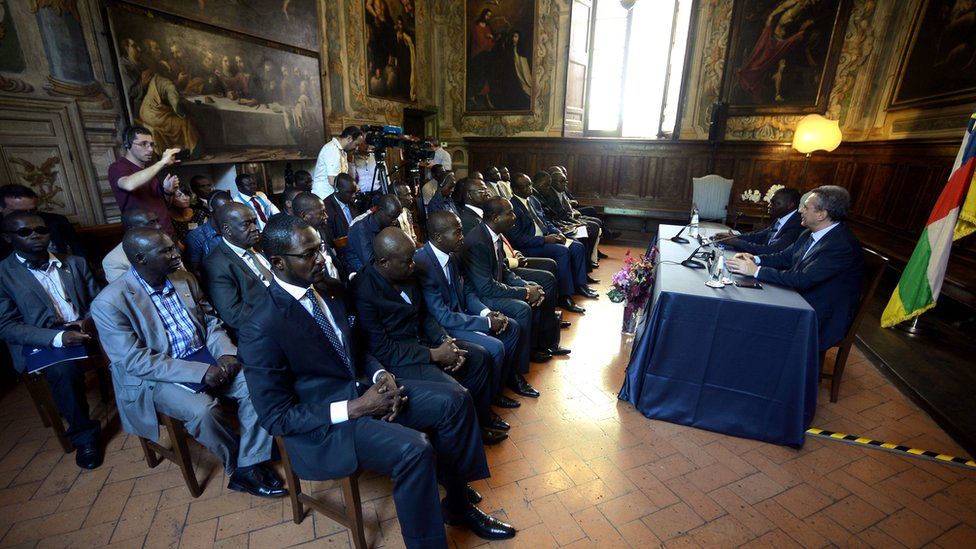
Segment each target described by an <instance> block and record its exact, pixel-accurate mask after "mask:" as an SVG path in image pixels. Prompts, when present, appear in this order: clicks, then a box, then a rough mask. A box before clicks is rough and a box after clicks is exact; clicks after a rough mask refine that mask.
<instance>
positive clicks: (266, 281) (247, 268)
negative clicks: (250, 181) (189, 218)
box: [203, 202, 274, 340]
mask: <svg viewBox="0 0 976 549" xmlns="http://www.w3.org/2000/svg"><path fill="white" fill-rule="evenodd" d="M217 226H218V227H220V234H221V237H222V238H221V242H220V244H218V245H217V247H216V248H214V250H213V252H211V253H210V255H208V256H207V259H205V260H203V270H204V272H205V273H206V281H207V294H208V295H210V301H211V302H212V303H213V305H214V308H215V309H217V314H218V315H219V316H220V319H221V320H223V321H224V324H226V325H227V331H228V333H230V335H231V337H232V338H234V339H235V340H236V339H237V330H239V329H240V327H241V325H242V324H243V323H244V321H245V320H247V317H248V315H249V314H250V313H251V307H252V306H253V305H254V303H255V302H256V301H258V300H259V299H260V298H261V296H263V295H264V292H265V288H267V287H268V285H270V284H271V280H272V279H273V278H274V275H272V274H271V264H270V263H268V260H267V259H265V258H264V256H263V255H262V254H261V252H259V251H257V250H255V249H254V246H256V245H257V243H258V241H260V240H261V233H260V231H258V225H257V214H255V213H254V211H253V210H251V209H250V208H248V207H247V206H245V205H243V204H238V203H236V202H231V203H228V204H227V205H226V206H224V207H223V208H221V209H220V211H219V212H217Z"/></svg>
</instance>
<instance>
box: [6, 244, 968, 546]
mask: <svg viewBox="0 0 976 549" xmlns="http://www.w3.org/2000/svg"><path fill="white" fill-rule="evenodd" d="M605 250H606V251H607V252H609V253H610V254H611V256H612V258H613V259H612V260H605V261H604V262H603V265H604V266H603V267H602V268H601V269H600V271H599V274H598V277H599V278H602V279H603V280H604V281H609V279H610V276H611V274H612V272H613V271H615V270H616V269H617V268H619V265H620V259H621V258H622V256H623V253H624V251H626V248H624V247H619V246H605ZM586 306H587V308H588V309H589V312H588V313H587V314H586V315H585V316H582V317H576V318H574V319H573V320H574V325H573V327H572V328H571V329H570V330H568V331H567V332H564V341H565V342H567V343H568V344H570V345H571V346H572V347H573V349H574V351H573V354H572V355H571V358H568V359H556V360H553V361H552V362H550V363H549V364H546V365H537V366H534V367H533V372H532V374H531V376H530V378H531V381H532V383H533V384H534V385H535V386H536V387H538V388H539V389H540V390H542V391H543V396H542V398H540V399H539V400H528V399H526V400H523V405H522V408H520V409H518V410H517V411H515V412H513V413H509V414H505V415H506V417H507V419H508V420H509V421H510V422H511V423H512V432H511V435H512V436H511V440H510V441H508V442H506V443H503V444H501V445H499V446H495V447H491V448H489V449H488V457H489V462H490V464H491V467H492V473H493V476H492V478H490V479H489V480H487V481H484V482H479V483H477V488H478V489H479V490H481V492H482V493H483V494H484V496H485V501H484V503H483V506H484V508H485V509H486V510H488V511H491V512H494V513H497V514H498V515H499V516H501V517H504V518H506V519H507V520H509V521H511V522H512V523H513V524H515V525H516V526H517V527H518V528H519V529H520V530H521V532H520V533H519V535H518V537H517V538H516V539H515V542H514V543H508V544H499V545H509V546H520V547H532V548H533V549H541V548H543V547H553V546H557V545H569V546H573V547H583V546H587V547H589V546H592V547H600V548H601V549H602V548H606V547H618V546H619V547H623V546H628V545H629V546H634V547H642V548H643V547H654V546H658V545H662V544H663V545H667V546H719V547H722V546H735V545H752V546H775V547H779V548H783V547H797V546H802V547H820V546H825V545H836V546H883V547H887V548H890V547H901V546H909V547H916V546H923V545H935V546H941V547H973V546H976V472H974V471H966V470H963V469H960V468H956V467H951V466H947V465H942V464H935V463H930V462H926V461H922V460H919V459H908V458H903V457H897V456H894V455H891V454H888V453H885V452H882V451H879V450H872V449H865V448H861V447H854V446H851V445H848V444H844V443H840V442H833V441H824V440H820V439H809V440H808V441H807V444H806V446H805V447H804V448H803V450H801V451H796V450H791V449H787V448H782V447H778V446H772V445H769V444H763V443H759V442H753V441H749V440H742V439H737V438H731V437H727V436H723V435H718V434H714V433H710V432H706V431H699V430H695V429H691V428H686V427H681V426H677V425H672V424H669V423H663V422H658V421H651V420H648V419H646V418H644V417H643V416H641V415H640V414H639V413H637V412H636V411H635V410H634V409H633V407H631V406H630V405H629V404H626V403H621V402H618V401H617V399H616V394H617V390H618V388H619V386H620V382H621V380H622V375H623V370H624V367H625V365H626V358H627V354H628V352H629V342H626V341H624V340H623V339H622V338H621V337H620V334H619V332H618V330H619V326H620V316H621V306H619V305H613V304H610V303H609V302H608V301H607V300H606V299H605V298H603V299H601V300H600V301H598V302H587V303H586ZM92 396H93V397H94V393H93V395H92ZM820 402H821V404H820V408H819V411H818V415H817V419H816V421H815V422H814V425H816V426H819V427H822V428H826V429H830V430H835V431H843V432H847V433H853V434H859V435H863V436H866V437H872V438H877V439H881V440H886V441H891V442H901V443H905V444H908V445H911V446H915V447H919V448H923V449H929V450H938V451H941V452H945V453H949V454H954V455H963V453H962V450H961V449H960V448H958V447H957V446H956V445H955V444H954V443H953V442H952V441H951V440H950V439H949V437H948V436H947V435H945V434H944V433H943V432H942V431H941V430H940V429H939V428H938V427H936V425H935V424H934V423H933V422H932V421H931V420H930V419H929V418H928V417H927V416H926V415H925V414H924V413H923V412H921V411H919V410H918V408H916V407H915V406H914V405H913V404H912V403H911V402H909V401H908V399H907V398H905V397H904V396H902V395H901V394H900V393H899V392H898V390H897V389H895V387H893V386H892V385H891V384H890V383H888V382H887V381H886V380H885V379H884V378H883V377H882V376H881V375H880V374H879V373H878V372H877V371H876V370H875V369H874V368H873V367H872V366H871V365H870V364H868V363H866V362H865V361H864V358H863V357H862V356H861V355H860V354H858V353H856V354H855V355H854V356H853V357H852V361H851V364H850V365H849V367H848V370H847V375H846V379H845V380H844V385H843V388H842V391H841V400H840V402H838V403H836V404H829V403H828V402H827V393H826V387H824V388H822V389H821V392H820ZM98 412H100V413H103V414H104V413H105V412H106V410H105V408H104V407H101V406H100V405H99V408H98ZM115 424H116V425H117V421H116V422H115ZM0 429H2V431H0V536H2V537H0V545H3V546H12V545H20V546H33V545H35V544H36V545H39V546H44V547H58V546H76V547H95V546H101V545H105V544H112V545H116V546H134V547H137V546H142V545H146V546H153V547H155V546H171V547H175V546H181V547H198V546H199V547H206V546H211V545H216V546H220V547H232V548H234V549H240V548H242V547H245V546H250V547H257V548H262V549H264V548H270V547H284V546H290V545H297V544H308V545H309V546H330V547H346V546H348V544H349V536H348V534H347V532H346V531H345V530H344V529H343V528H341V527H339V526H338V525H336V524H335V523H334V522H332V521H331V520H329V519H326V518H323V517H322V516H321V515H313V516H309V517H308V518H306V519H305V521H304V522H303V523H302V524H301V525H296V524H294V523H292V521H291V518H290V517H291V510H290V507H289V506H288V503H287V501H285V500H275V501H268V500H264V499H260V498H254V497H251V496H246V495H241V494H238V493H234V492H229V491H228V490H227V489H226V488H225V484H226V479H225V478H224V476H223V473H222V471H221V470H220V468H219V466H218V465H217V464H216V462H215V460H214V459H213V458H212V457H210V456H209V455H207V454H206V453H205V452H203V451H201V449H200V448H199V446H194V453H195V455H197V456H198V460H199V461H200V463H199V465H198V476H200V477H204V476H205V475H206V476H209V481H208V482H207V486H206V491H205V492H204V494H203V495H202V496H201V497H200V498H198V499H192V498H191V497H190V496H189V494H188V492H187V490H186V488H185V487H184V485H183V481H182V478H181V476H180V473H179V470H178V469H176V468H175V467H174V466H172V465H170V464H168V463H164V464H162V465H160V466H159V467H157V468H156V469H148V468H147V467H146V464H145V462H144V461H143V459H142V453H141V450H140V448H139V444H138V441H137V440H136V439H135V438H133V437H128V436H125V435H123V434H120V433H118V432H117V427H116V428H114V430H115V432H116V433H117V434H115V435H114V436H113V437H112V440H111V442H110V443H109V451H108V454H107V457H106V460H105V464H104V465H103V466H102V467H100V468H99V469H98V470H96V471H92V472H81V471H79V469H78V468H77V467H76V466H75V464H74V457H73V456H72V455H65V454H63V453H62V452H61V450H60V449H59V448H58V445H57V442H56V441H55V439H54V438H53V437H52V436H50V434H49V433H50V431H49V430H47V429H42V428H41V427H40V422H39V420H38V418H37V414H36V413H35V412H34V410H33V408H32V406H31V404H30V401H29V399H28V397H27V394H26V392H25V391H24V390H23V387H19V388H18V389H17V390H15V391H14V392H12V393H11V394H8V395H6V396H5V397H4V398H3V399H2V401H0ZM110 429H111V428H110ZM309 488H312V489H313V490H320V491H324V492H326V493H328V494H329V495H330V496H331V497H334V498H338V497H339V495H338V494H339V490H338V488H336V487H335V486H333V485H332V484H331V483H321V484H317V485H315V486H311V487H309V486H307V487H306V490H307V489H309ZM362 490H363V499H364V500H365V503H364V506H365V516H366V520H367V523H368V531H367V540H368V541H369V542H370V543H371V544H373V545H374V546H383V547H386V546H401V545H402V543H401V541H400V538H399V530H398V527H397V523H396V517H395V511H394V508H393V502H392V499H391V498H390V483H389V481H387V480H386V479H382V478H370V479H366V480H364V481H363V482H362ZM449 534H450V537H451V539H452V540H453V542H454V543H455V544H456V545H457V546H458V547H475V546H479V545H486V544H484V543H482V540H480V539H478V538H475V537H473V536H471V535H470V534H468V533H467V532H465V531H463V530H459V529H453V528H451V529H449ZM493 545H494V544H493Z"/></svg>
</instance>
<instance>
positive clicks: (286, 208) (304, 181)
mask: <svg viewBox="0 0 976 549" xmlns="http://www.w3.org/2000/svg"><path fill="white" fill-rule="evenodd" d="M310 192H312V174H310V173H308V172H307V171H305V170H298V171H296V172H295V173H294V175H292V179H291V184H289V183H288V178H285V189H284V190H283V191H281V194H277V195H275V197H274V198H275V200H274V202H275V204H276V205H277V206H278V208H279V209H280V210H281V211H282V212H284V213H286V214H291V211H290V208H291V199H292V198H294V197H295V196H297V195H298V194H301V193H310Z"/></svg>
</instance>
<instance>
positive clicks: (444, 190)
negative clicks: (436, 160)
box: [426, 172, 458, 216]
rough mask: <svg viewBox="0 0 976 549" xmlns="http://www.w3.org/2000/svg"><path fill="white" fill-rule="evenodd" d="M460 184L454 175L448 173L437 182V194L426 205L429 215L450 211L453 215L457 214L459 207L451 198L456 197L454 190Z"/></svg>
mask: <svg viewBox="0 0 976 549" xmlns="http://www.w3.org/2000/svg"><path fill="white" fill-rule="evenodd" d="M457 184H458V182H457V180H456V179H455V178H454V174H453V173H451V172H448V173H446V174H445V175H444V177H443V178H442V179H441V180H440V181H438V182H437V192H436V193H434V196H432V197H431V199H430V202H428V203H427V205H426V212H427V215H428V216H430V214H432V213H434V212H439V211H442V210H445V211H449V212H451V213H453V214H457V213H458V211H457V206H456V205H455V204H454V200H453V199H452V198H451V196H453V195H454V188H455V187H456V186H457Z"/></svg>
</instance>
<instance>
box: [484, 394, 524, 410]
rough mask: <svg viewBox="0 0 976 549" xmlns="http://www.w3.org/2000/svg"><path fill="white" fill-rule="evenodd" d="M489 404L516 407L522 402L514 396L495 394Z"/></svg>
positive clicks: (499, 406)
mask: <svg viewBox="0 0 976 549" xmlns="http://www.w3.org/2000/svg"><path fill="white" fill-rule="evenodd" d="M491 405H492V406H494V407H496V408H518V407H519V406H521V405H522V403H521V402H519V401H517V400H515V399H514V398H508V397H507V396H505V395H495V397H494V398H492V399H491Z"/></svg>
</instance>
